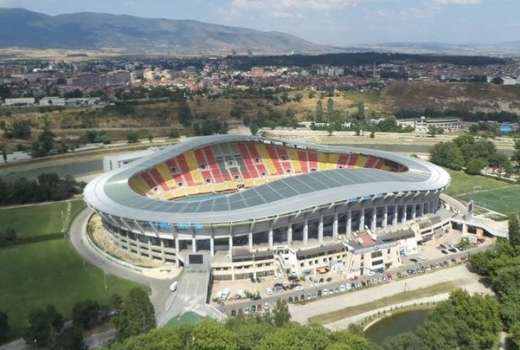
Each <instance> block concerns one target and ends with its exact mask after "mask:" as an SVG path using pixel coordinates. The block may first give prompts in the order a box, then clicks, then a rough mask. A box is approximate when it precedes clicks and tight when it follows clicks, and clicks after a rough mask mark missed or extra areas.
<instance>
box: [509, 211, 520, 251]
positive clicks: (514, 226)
mask: <svg viewBox="0 0 520 350" xmlns="http://www.w3.org/2000/svg"><path fill="white" fill-rule="evenodd" d="M509 242H511V245H512V246H513V247H518V246H520V224H519V222H518V215H517V214H513V215H510V216H509Z"/></svg>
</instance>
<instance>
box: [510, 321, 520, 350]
mask: <svg viewBox="0 0 520 350" xmlns="http://www.w3.org/2000/svg"><path fill="white" fill-rule="evenodd" d="M509 332H510V334H511V339H510V341H511V343H512V344H513V346H514V347H515V349H520V323H515V324H514V325H513V326H511V329H510V330H509Z"/></svg>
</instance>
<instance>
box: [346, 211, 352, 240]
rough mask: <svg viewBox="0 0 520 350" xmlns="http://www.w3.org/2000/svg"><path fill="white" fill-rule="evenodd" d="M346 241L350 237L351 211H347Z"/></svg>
mask: <svg viewBox="0 0 520 350" xmlns="http://www.w3.org/2000/svg"><path fill="white" fill-rule="evenodd" d="M346 232H347V239H349V238H350V237H351V236H352V210H351V209H349V210H348V212H347V228H346Z"/></svg>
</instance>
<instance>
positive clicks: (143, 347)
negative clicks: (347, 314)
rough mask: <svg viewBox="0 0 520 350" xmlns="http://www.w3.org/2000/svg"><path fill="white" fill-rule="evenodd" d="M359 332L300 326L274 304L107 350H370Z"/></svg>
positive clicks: (167, 330) (164, 330)
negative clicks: (248, 314) (253, 314)
mask: <svg viewBox="0 0 520 350" xmlns="http://www.w3.org/2000/svg"><path fill="white" fill-rule="evenodd" d="M375 348H376V346H375V345H373V344H370V343H369V342H368V340H367V339H366V338H365V337H364V336H363V335H362V334H361V332H359V331H340V332H330V331H328V330H327V329H325V328H324V327H322V326H318V325H312V326H302V325H299V324H297V323H293V322H291V321H290V314H289V311H288V308H287V304H286V303H284V302H278V303H277V304H276V306H275V307H274V309H273V312H272V313H266V314H265V315H263V316H256V317H244V316H243V315H239V316H238V317H236V318H230V319H228V320H227V321H226V322H225V323H218V322H215V321H209V320H207V321H203V322H201V323H199V324H197V325H182V326H177V327H174V328H162V329H155V330H153V331H151V332H149V333H147V334H144V335H140V336H137V337H130V338H128V339H126V340H124V341H122V342H119V343H116V344H114V345H112V346H111V347H110V348H108V349H110V350H152V349H153V350H162V349H165V350H177V349H179V350H180V349H192V350H210V349H211V350H239V349H240V350H253V349H255V350H268V349H273V350H274V349H284V350H304V349H309V350H311V349H312V350H369V349H370V350H371V349H375Z"/></svg>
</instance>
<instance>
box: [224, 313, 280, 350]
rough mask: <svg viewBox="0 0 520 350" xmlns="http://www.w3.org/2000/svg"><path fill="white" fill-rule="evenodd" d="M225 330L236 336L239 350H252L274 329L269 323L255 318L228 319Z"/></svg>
mask: <svg viewBox="0 0 520 350" xmlns="http://www.w3.org/2000/svg"><path fill="white" fill-rule="evenodd" d="M226 328H227V329H229V330H231V331H233V332H234V333H235V334H238V335H239V336H238V337H237V338H238V339H237V342H238V347H239V349H241V350H249V349H251V350H253V349H254V348H255V347H256V346H257V344H258V343H259V342H260V341H261V340H262V339H263V338H264V337H267V336H269V335H270V334H271V333H273V332H274V330H275V329H276V328H275V327H274V326H273V325H272V324H271V322H263V320H262V319H261V318H260V317H259V316H257V317H254V318H253V317H250V318H247V317H246V318H245V319H244V318H238V317H235V318H229V319H228V320H227V321H226Z"/></svg>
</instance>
